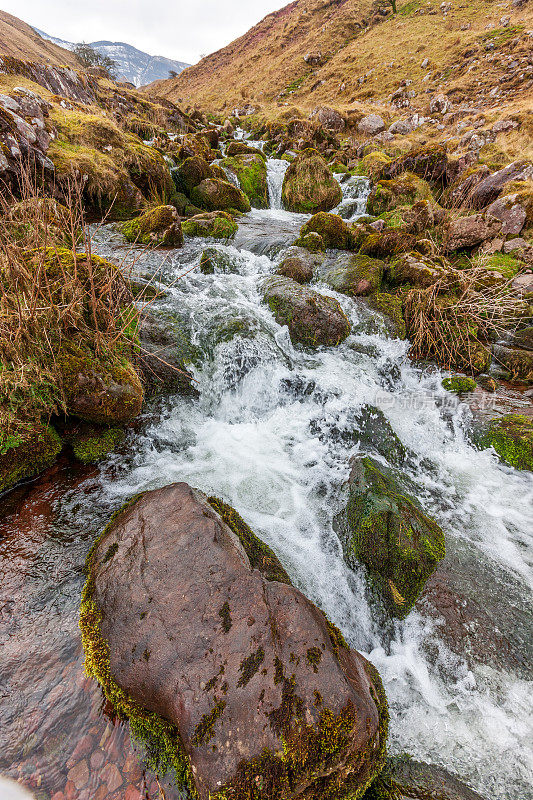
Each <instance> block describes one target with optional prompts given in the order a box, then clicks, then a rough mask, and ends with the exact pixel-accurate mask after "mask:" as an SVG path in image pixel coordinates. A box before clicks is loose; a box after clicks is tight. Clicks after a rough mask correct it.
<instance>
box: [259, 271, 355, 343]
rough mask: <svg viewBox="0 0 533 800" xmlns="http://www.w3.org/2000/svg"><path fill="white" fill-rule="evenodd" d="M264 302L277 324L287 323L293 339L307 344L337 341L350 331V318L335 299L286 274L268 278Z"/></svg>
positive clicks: (341, 339)
mask: <svg viewBox="0 0 533 800" xmlns="http://www.w3.org/2000/svg"><path fill="white" fill-rule="evenodd" d="M263 296H264V300H265V302H266V303H267V304H268V306H269V307H270V310H271V311H272V313H273V314H274V317H275V319H276V322H277V323H278V324H279V325H287V326H288V328H289V333H290V336H291V339H292V341H293V342H295V343H296V342H298V343H300V344H304V345H306V346H307V347H318V346H320V345H326V346H333V345H338V344H340V343H341V342H342V341H344V339H346V337H347V336H348V335H349V333H350V321H349V319H348V317H347V316H346V315H345V313H344V312H343V310H342V308H341V306H340V304H339V302H338V301H337V300H335V299H334V298H332V297H325V296H324V295H321V294H319V293H318V292H315V291H313V290H312V289H309V288H308V287H306V286H300V284H298V283H296V281H293V280H290V278H283V277H277V276H276V277H272V278H268V279H267V280H266V281H265V283H264V286H263Z"/></svg>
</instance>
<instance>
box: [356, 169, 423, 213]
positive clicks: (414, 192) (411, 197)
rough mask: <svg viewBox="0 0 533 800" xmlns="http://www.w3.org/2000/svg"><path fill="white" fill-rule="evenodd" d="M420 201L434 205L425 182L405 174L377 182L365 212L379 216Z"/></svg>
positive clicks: (416, 176)
mask: <svg viewBox="0 0 533 800" xmlns="http://www.w3.org/2000/svg"><path fill="white" fill-rule="evenodd" d="M421 200H427V201H430V202H431V204H432V205H436V203H435V200H434V199H433V194H432V192H431V188H430V186H429V184H428V183H427V181H425V180H423V179H422V178H419V177H418V175H414V174H413V173H409V172H405V173H403V174H402V175H399V176H398V177H397V178H392V179H390V180H381V181H378V183H376V184H375V186H374V187H373V188H372V191H371V192H370V195H369V197H368V202H367V210H368V213H369V214H372V215H374V216H379V215H380V214H384V213H385V212H387V211H393V210H394V209H395V208H398V207H400V206H412V205H414V204H415V203H417V202H419V201H421Z"/></svg>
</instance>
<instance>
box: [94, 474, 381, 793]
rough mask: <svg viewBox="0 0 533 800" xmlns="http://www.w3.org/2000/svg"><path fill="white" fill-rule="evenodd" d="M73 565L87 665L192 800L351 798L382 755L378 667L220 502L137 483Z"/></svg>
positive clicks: (177, 487)
mask: <svg viewBox="0 0 533 800" xmlns="http://www.w3.org/2000/svg"><path fill="white" fill-rule="evenodd" d="M87 567H88V580H87V583H86V586H85V589H84V593H83V601H82V609H81V619H80V624H81V628H82V636H83V644H84V647H85V653H86V667H87V669H88V671H89V672H90V674H92V675H93V676H94V677H95V678H97V679H98V680H99V681H100V683H101V685H102V688H103V690H104V693H105V695H106V697H107V698H108V700H110V701H111V703H112V704H113V705H114V706H115V708H116V710H117V712H118V713H119V714H120V715H121V716H122V717H123V718H124V717H126V718H129V720H130V725H131V727H132V730H133V731H134V733H135V732H136V733H137V734H142V736H143V738H145V740H148V752H149V753H150V754H151V755H152V758H153V759H154V760H157V756H159V760H160V763H163V764H165V765H167V766H169V765H173V766H174V767H175V768H176V770H177V774H178V778H180V779H181V781H182V782H183V783H185V784H186V785H187V784H188V787H189V788H190V789H192V790H193V791H194V790H196V792H197V794H198V796H199V798H200V800H207V798H211V800H215V799H217V798H218V799H220V800H222V798H227V797H232V798H234V800H245V798H250V797H254V798H256V800H270V799H271V798H274V797H275V798H278V799H279V800H289V798H291V799H292V798H305V800H315V799H316V800H318V799H319V798H320V799H321V800H322V799H327V798H331V800H333V798H335V800H337V798H339V799H340V798H348V797H350V798H359V797H361V795H362V794H363V792H364V791H365V789H366V788H367V786H368V784H369V782H370V781H371V780H372V779H373V778H374V776H375V775H376V774H377V772H378V771H379V770H380V768H381V766H382V764H383V757H384V744H385V737H386V725H387V711H386V700H385V698H384V693H383V689H382V686H381V682H380V680H379V675H378V674H377V671H376V670H375V669H374V668H373V667H372V666H371V665H370V664H369V663H368V662H367V661H366V660H365V659H364V658H363V657H362V656H360V655H359V654H358V653H357V652H356V651H355V650H352V649H351V648H349V647H348V645H347V644H346V643H345V642H344V639H343V638H342V635H341V634H340V632H339V631H338V630H337V629H336V628H335V627H334V626H332V625H331V624H330V623H329V622H328V620H327V618H326V617H325V615H324V614H323V612H322V611H320V610H319V609H317V608H316V606H314V605H313V604H312V603H311V602H310V601H308V600H307V599H306V598H305V597H304V596H303V595H302V594H301V593H300V592H299V591H298V590H297V589H295V588H294V587H293V586H292V585H291V584H290V582H289V579H288V576H287V574H286V572H285V571H284V569H283V567H282V566H281V564H280V563H279V561H278V559H277V558H276V556H275V555H274V553H273V552H272V550H270V548H268V547H267V546H266V545H264V544H263V543H262V542H261V541H260V540H259V539H257V538H256V537H255V536H254V534H253V533H252V531H251V530H250V528H248V526H247V525H246V524H245V523H244V521H243V520H242V519H241V518H240V517H239V515H238V514H237V513H236V512H235V511H234V510H233V509H232V508H231V507H230V506H227V505H226V504H224V503H223V502H222V501H220V500H216V499H215V498H209V499H208V498H207V497H205V495H203V494H202V493H201V492H199V491H197V490H195V489H192V488H191V487H190V486H188V485H187V484H186V483H177V484H173V485H171V486H167V487H165V488H163V489H158V490H156V491H153V492H147V493H146V494H144V495H142V496H141V497H140V498H138V499H136V500H135V501H134V502H133V503H131V504H129V505H128V506H126V507H125V508H124V509H123V510H122V511H121V512H120V513H119V515H118V516H117V517H116V518H115V519H114V520H113V522H112V524H111V525H109V526H108V528H107V529H106V530H105V531H104V533H103V535H102V536H101V538H100V539H99V541H98V543H97V544H96V546H95V548H94V549H93V551H92V553H91V555H90V556H89V559H88V564H87Z"/></svg>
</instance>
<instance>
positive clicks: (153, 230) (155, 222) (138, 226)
mask: <svg viewBox="0 0 533 800" xmlns="http://www.w3.org/2000/svg"><path fill="white" fill-rule="evenodd" d="M121 230H122V233H123V235H124V238H125V239H126V241H127V242H132V243H136V244H144V245H153V246H154V247H181V246H182V245H183V233H182V230H181V222H180V219H179V216H178V212H177V211H176V209H175V208H174V206H157V208H152V209H150V211H147V212H146V213H145V214H142V215H141V216H140V217H136V218H135V219H132V220H130V221H129V222H125V223H124V224H123V225H122V226H121Z"/></svg>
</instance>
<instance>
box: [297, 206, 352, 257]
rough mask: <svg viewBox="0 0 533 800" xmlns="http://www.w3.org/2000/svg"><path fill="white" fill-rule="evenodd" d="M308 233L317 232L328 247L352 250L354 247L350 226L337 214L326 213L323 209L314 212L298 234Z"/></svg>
mask: <svg viewBox="0 0 533 800" xmlns="http://www.w3.org/2000/svg"><path fill="white" fill-rule="evenodd" d="M308 233H319V234H320V236H322V239H323V241H324V245H325V246H326V247H328V248H330V247H331V248H335V249H337V250H353V249H354V247H355V240H354V235H353V233H352V230H351V228H350V226H349V225H348V224H347V223H346V222H345V221H344V220H343V219H342V217H339V216H338V214H327V213H326V212H325V211H320V212H319V213H318V214H314V216H312V217H311V219H309V220H307V222H306V223H305V225H303V226H302V228H301V230H300V236H302V237H303V236H306V235H307V234H308Z"/></svg>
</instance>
